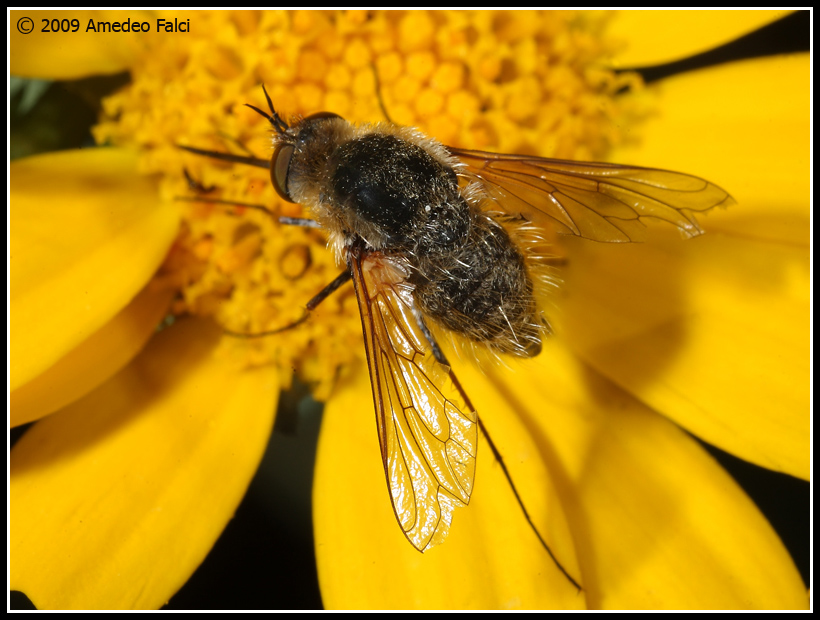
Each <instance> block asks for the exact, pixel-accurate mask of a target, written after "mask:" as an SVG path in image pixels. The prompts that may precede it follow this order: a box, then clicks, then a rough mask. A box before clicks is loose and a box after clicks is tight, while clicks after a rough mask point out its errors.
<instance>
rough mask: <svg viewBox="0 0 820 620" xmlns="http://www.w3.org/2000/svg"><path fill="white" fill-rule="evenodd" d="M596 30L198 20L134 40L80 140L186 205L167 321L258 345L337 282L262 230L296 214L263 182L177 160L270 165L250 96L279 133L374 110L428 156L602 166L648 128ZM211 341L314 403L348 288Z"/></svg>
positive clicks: (347, 327)
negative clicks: (457, 151)
mask: <svg viewBox="0 0 820 620" xmlns="http://www.w3.org/2000/svg"><path fill="white" fill-rule="evenodd" d="M607 19H608V14H607V13H603V12H595V13H575V12H572V11H561V12H551V11H527V12H517V11H516V12H506V11H430V12H428V11H347V12H345V11H338V12H335V11H271V12H264V13H260V14H258V15H255V16H254V18H252V19H251V18H250V15H249V14H244V13H240V14H237V15H231V14H230V13H215V14H212V15H211V16H210V18H209V20H208V21H207V22H202V23H203V24H206V25H207V28H201V29H192V32H191V33H190V34H188V35H187V36H186V37H183V38H179V37H156V38H150V39H147V40H146V44H145V46H144V48H141V49H140V50H138V51H136V52H135V53H137V54H140V55H141V58H140V59H138V60H137V61H135V62H133V63H132V66H133V67H134V68H133V70H132V74H131V78H132V81H131V83H130V84H129V85H128V86H127V87H125V88H124V89H122V90H121V91H119V92H117V93H116V94H114V95H112V96H110V97H109V98H108V99H107V100H105V101H104V104H103V117H102V119H101V121H100V123H99V125H98V126H97V127H96V128H95V137H96V139H97V141H98V142H99V143H100V144H110V145H116V146H120V147H125V148H131V149H138V150H139V151H140V152H141V153H142V154H143V156H142V160H141V169H142V171H143V172H144V173H145V174H152V175H159V176H160V178H161V179H162V183H161V198H162V199H164V200H168V201H171V200H173V199H178V198H185V199H186V201H185V202H180V201H177V202H176V205H177V206H179V208H181V209H183V211H184V216H185V219H184V224H183V226H182V228H181V230H180V234H179V238H178V240H177V242H176V244H175V245H174V249H173V251H172V252H171V253H170V254H169V257H168V260H167V262H166V265H165V266H164V271H163V273H164V274H166V275H165V276H164V277H167V278H168V279H169V280H170V281H173V282H176V283H178V285H179V295H178V296H177V299H176V300H175V302H174V306H173V308H172V312H173V313H176V314H208V315H211V316H212V317H213V320H214V321H216V322H217V323H219V324H220V325H222V326H223V327H224V328H225V329H227V330H230V331H232V332H243V333H247V334H253V333H258V332H262V331H268V330H273V329H277V328H279V327H282V326H284V325H287V324H289V323H291V322H293V321H295V320H297V319H299V317H300V316H301V315H302V313H303V308H304V306H305V303H306V302H307V301H308V300H309V299H311V298H312V297H313V296H314V295H316V294H317V293H318V292H319V291H320V290H321V289H322V288H323V287H324V286H325V285H326V284H328V283H329V282H330V281H331V280H333V279H334V278H335V277H336V276H337V275H338V274H339V273H340V272H341V270H342V269H343V268H344V265H337V264H336V263H335V258H334V256H333V255H332V254H331V253H330V252H328V251H327V250H326V247H325V246H326V244H327V239H326V237H325V236H324V234H323V233H322V232H321V231H318V230H316V229H307V228H300V227H295V226H283V225H280V224H279V223H278V222H277V221H275V219H274V218H273V217H272V215H271V214H273V215H288V216H292V217H310V214H309V213H303V212H302V211H301V208H300V207H299V205H295V204H292V203H285V202H283V201H281V200H280V199H279V198H278V196H277V195H276V194H275V192H274V191H273V188H272V187H271V183H270V176H269V173H268V171H267V170H265V169H262V168H256V167H249V166H241V165H239V164H228V163H226V162H223V161H213V160H210V159H206V158H204V157H198V156H194V155H192V154H190V153H186V152H183V151H181V150H180V149H179V148H177V146H176V145H179V144H182V145H189V146H195V147H199V148H203V149H209V150H214V151H220V152H226V153H234V154H238V155H243V156H247V155H249V154H250V155H252V156H253V157H256V158H259V159H263V160H267V159H269V158H270V157H271V155H272V147H271V139H270V134H271V127H270V126H269V124H268V123H267V121H266V120H265V119H264V118H261V117H260V116H259V115H258V114H256V113H254V112H253V111H252V110H249V109H248V108H246V107H244V104H245V103H250V104H252V105H255V106H256V107H259V108H261V109H266V107H267V104H266V102H265V99H264V95H263V94H262V90H261V83H262V82H264V84H265V86H266V87H267V89H268V92H269V93H270V94H271V97H272V99H273V103H274V106H275V107H276V110H277V111H278V112H279V114H281V115H282V117H283V118H284V119H289V118H291V117H294V116H304V115H308V114H311V113H315V112H320V111H329V112H336V113H338V114H342V115H343V116H344V117H345V118H346V119H347V120H349V121H351V122H354V123H356V122H379V121H384V120H386V119H385V114H384V112H383V110H385V111H386V112H387V114H389V116H390V118H391V120H392V121H394V122H397V123H401V124H405V125H410V126H414V127H417V128H418V129H419V130H420V131H422V132H424V133H427V134H428V135H429V136H430V137H431V138H435V139H438V140H440V141H442V142H443V143H445V144H451V145H454V146H460V147H465V148H479V149H484V150H491V151H498V152H505V151H506V152H519V153H525V154H534V155H541V156H547V157H559V158H579V157H585V158H591V159H604V158H606V155H607V152H608V150H609V149H611V148H612V147H613V146H617V145H619V144H620V143H621V142H623V141H624V140H625V134H624V130H623V129H621V128H630V127H633V126H634V125H635V123H636V121H638V120H640V118H641V117H642V116H644V115H647V114H648V113H649V112H648V111H647V110H646V100H645V99H643V100H641V99H640V98H637V97H630V98H626V97H622V96H619V95H618V93H619V92H620V91H622V90H623V89H624V88H629V89H630V90H631V91H632V92H635V91H640V90H641V88H642V84H641V82H640V79H639V78H638V77H637V76H636V75H631V74H624V73H615V72H613V71H611V70H609V69H607V68H606V66H607V62H606V61H607V58H608V55H609V54H611V52H612V51H613V50H615V49H617V45H618V42H616V41H610V40H608V39H607V38H606V37H605V36H604V35H603V34H602V33H605V32H606V28H605V26H606V22H607ZM636 100H638V101H640V106H641V107H640V108H639V107H638V104H636V103H634V102H635V101H636ZM382 106H383V107H382ZM185 171H187V172H188V174H189V175H190V176H191V178H192V179H194V180H195V181H196V184H197V185H198V187H199V189H197V188H195V187H194V186H192V185H190V184H189V183H188V181H186V178H185ZM204 189H208V190H209V191H207V192H204V191H203V190H204ZM216 200H218V201H221V202H220V203H216V202H215V201H216ZM230 202H235V203H242V204H254V205H258V206H259V207H260V209H248V208H245V207H239V206H231V205H230V204H227V203H230ZM261 208H264V209H267V210H268V212H265V211H264V210H261ZM224 340H225V342H226V343H227V344H226V345H225V346H226V347H228V348H230V349H232V350H235V351H239V352H241V351H245V358H244V359H245V360H246V363H247V364H248V365H254V364H275V365H277V366H278V367H279V368H280V369H281V375H282V378H283V380H284V381H285V384H287V382H288V381H290V378H291V376H292V373H293V370H294V369H295V371H296V373H297V374H298V375H299V376H300V378H301V379H302V380H303V381H306V382H308V383H311V384H312V385H314V386H315V392H316V394H318V395H326V394H328V393H329V391H330V390H331V389H332V384H333V381H334V380H336V378H338V377H343V376H344V375H345V367H346V366H348V365H350V364H352V363H354V360H356V359H357V358H358V359H359V360H361V359H362V356H363V352H364V348H363V345H362V335H361V323H360V320H359V317H358V308H357V304H356V303H355V298H354V297H353V291H352V289H350V288H349V287H348V288H344V287H343V288H342V289H340V290H339V291H337V292H336V293H334V294H333V295H332V296H331V297H329V298H328V299H327V300H325V301H324V302H323V303H322V304H321V305H320V306H319V307H318V308H317V309H316V311H315V312H314V314H313V316H312V317H311V319H310V320H308V321H307V322H305V323H303V324H301V325H299V326H298V327H297V328H294V329H291V330H287V331H284V332H281V333H279V334H276V335H274V336H269V337H263V338H248V339H245V338H243V339H237V338H234V339H231V338H229V337H227V336H226V338H225V339H224Z"/></svg>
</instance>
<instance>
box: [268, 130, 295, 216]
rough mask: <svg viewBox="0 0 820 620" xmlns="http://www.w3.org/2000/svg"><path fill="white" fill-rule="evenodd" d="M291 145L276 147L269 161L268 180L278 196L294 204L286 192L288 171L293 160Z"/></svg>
mask: <svg viewBox="0 0 820 620" xmlns="http://www.w3.org/2000/svg"><path fill="white" fill-rule="evenodd" d="M293 148H294V147H293V145H292V144H282V145H280V146H277V147H276V150H275V151H274V152H273V157H271V160H270V180H271V183H273V189H275V190H276V193H277V194H279V196H280V197H281V198H282V199H284V200H287V201H288V202H295V200H293V199H292V198H291V197H290V193H289V192H288V169H289V168H290V160H291V159H292V158H293Z"/></svg>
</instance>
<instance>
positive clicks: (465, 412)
mask: <svg viewBox="0 0 820 620" xmlns="http://www.w3.org/2000/svg"><path fill="white" fill-rule="evenodd" d="M263 90H264V87H263ZM265 97H266V98H267V102H268V106H269V108H270V114H268V113H266V112H264V111H262V110H260V109H259V108H256V107H255V106H252V105H248V107H250V108H252V109H253V110H255V111H256V112H258V113H259V114H261V115H262V116H264V117H265V118H267V119H268V121H269V122H270V123H271V125H272V126H273V130H274V135H273V144H274V153H273V156H272V157H271V159H270V161H269V162H268V161H267V160H261V159H256V158H253V157H244V156H237V155H230V154H225V153H218V152H214V151H204V150H201V149H195V148H190V147H182V148H184V149H185V150H188V151H190V152H193V153H196V154H200V155H206V156H210V157H215V158H218V159H222V160H227V161H233V162H238V163H245V164H251V165H255V166H260V167H264V168H270V175H271V181H272V182H273V186H274V188H275V189H276V191H277V193H278V194H279V195H280V196H281V197H282V198H283V199H284V200H287V201H289V202H296V203H299V204H301V205H303V206H305V207H307V208H308V209H309V211H310V213H311V214H312V215H313V217H315V218H316V221H317V222H318V224H319V225H320V226H321V227H322V228H324V229H325V230H326V231H328V234H329V246H330V247H331V248H332V249H333V250H334V251H335V253H336V257H337V261H338V262H339V263H340V264H341V263H344V264H346V265H347V268H346V270H345V272H344V273H343V274H342V275H340V276H339V278H337V279H336V280H335V281H334V282H333V283H331V284H330V285H329V286H328V287H326V289H325V290H323V291H322V292H321V293H320V294H319V295H317V296H316V297H315V298H314V299H313V300H311V301H310V302H309V303H308V306H307V309H308V311H309V310H312V309H313V308H314V307H315V306H316V305H318V303H319V302H320V301H321V300H322V299H324V298H325V297H327V295H329V294H330V293H331V292H332V291H333V290H335V289H336V288H338V287H339V286H340V285H342V284H343V283H345V282H346V281H347V280H350V279H352V280H353V284H354V287H355V291H356V297H357V299H358V304H359V310H360V312H361V319H362V329H363V332H364V340H365V349H366V353H367V360H368V366H369V370H370V379H371V383H372V388H373V400H374V404H375V409H376V423H377V427H378V434H379V443H380V446H381V454H382V462H383V464H384V471H385V475H386V478H387V486H388V489H389V491H390V497H391V499H392V502H393V509H394V512H395V514H396V518H397V519H398V522H399V525H400V526H401V528H402V531H403V532H404V534H405V536H406V537H407V538H408V540H409V541H410V542H411V543H412V544H413V546H414V547H416V548H417V549H418V550H420V551H426V550H427V549H429V548H431V547H433V546H434V545H437V544H439V543H441V542H442V541H443V540H444V538H445V537H446V536H447V533H448V531H449V528H450V523H451V521H452V512H453V510H454V508H456V507H458V506H464V505H466V504H468V503H469V501H470V495H471V492H472V488H473V479H474V475H475V463H476V461H475V459H476V448H477V444H478V428H479V427H481V428H482V431H483V430H484V429H483V426H482V425H481V421H480V420H479V419H478V416H477V414H476V411H475V408H474V407H473V406H472V404H471V403H470V400H469V398H468V397H467V394H466V393H465V392H464V389H463V388H462V386H461V385H460V383H459V382H458V380H457V379H456V377H455V375H454V374H453V372H452V370H451V369H450V366H449V364H448V362H447V359H446V358H445V356H444V354H443V353H442V350H441V349H440V347H439V346H438V344H437V343H436V341H435V339H434V338H433V336H432V333H431V331H430V329H429V327H428V324H427V323H428V321H429V322H430V323H432V324H434V325H436V326H438V327H442V328H444V329H446V330H449V331H450V332H453V333H455V334H458V335H460V336H463V337H464V338H466V339H467V340H469V341H472V342H474V343H478V344H483V345H486V346H487V347H489V348H490V349H491V350H492V351H495V352H498V353H506V354H512V355H515V356H518V357H525V358H526V357H532V356H534V355H537V354H538V353H539V352H540V350H541V339H542V336H543V335H544V334H545V333H546V332H547V331H548V324H547V322H546V321H545V320H544V319H542V318H541V316H540V314H539V312H538V309H537V305H536V301H535V295H534V291H533V289H534V285H533V277H532V274H531V273H530V267H529V266H528V261H529V259H530V253H529V251H528V250H527V249H526V248H525V247H524V244H522V242H521V241H520V240H519V234H518V231H517V228H516V226H514V225H512V226H511V222H513V221H516V219H517V221H524V222H527V223H534V224H537V225H542V226H549V227H553V228H555V229H557V230H558V232H561V233H566V234H572V235H577V236H580V237H584V238H587V239H592V240H595V241H607V242H628V241H635V240H638V239H639V238H640V237H641V235H642V232H643V228H644V221H647V220H652V219H658V220H662V221H666V222H669V223H671V224H673V225H674V226H676V227H678V228H679V229H680V230H681V232H682V233H683V234H684V235H686V236H690V237H691V236H695V235H698V234H701V233H702V232H703V231H702V230H701V229H700V227H699V226H698V223H697V221H696V220H695V218H694V217H693V215H692V212H697V211H706V210H708V209H711V208H713V207H716V206H718V205H726V204H729V202H730V201H731V198H730V197H729V195H728V194H727V193H726V192H725V191H723V190H722V189H720V188H719V187H717V186H716V185H713V184H711V183H709V182H708V181H705V180H703V179H699V178H697V177H693V176H689V175H686V174H681V173H677V172H670V171H666V170H656V169H651V168H638V167H633V166H619V165H613V164H605V163H586V162H576V161H565V160H556V159H544V158H540V157H526V156H517V155H499V154H495V153H486V152H481V151H471V150H463V149H457V148H450V147H446V146H444V145H442V144H440V143H439V142H437V141H436V140H434V139H432V138H429V137H427V136H425V135H423V134H422V133H420V132H418V131H416V130H414V129H410V128H407V127H400V126H397V125H394V124H392V123H378V124H375V125H353V124H351V123H349V122H347V121H345V120H344V119H342V118H341V117H340V116H339V115H337V114H332V113H327V112H323V113H319V114H313V115H311V116H308V117H305V118H302V119H296V120H295V121H292V122H291V124H288V123H286V122H285V121H284V120H283V119H282V118H281V117H280V116H279V114H278V113H277V112H276V111H275V110H274V107H273V103H272V102H271V99H270V97H269V96H268V94H267V92H265ZM491 209H492V210H491ZM280 220H281V221H285V222H287V223H300V224H303V225H306V224H307V223H308V222H310V221H309V220H297V221H294V220H288V219H287V218H280ZM299 322H301V321H299ZM297 323H298V322H297ZM292 326H293V325H289V326H287V328H289V327H292ZM277 331H279V330H277ZM485 436H487V438H488V441H490V447H491V450H492V451H493V453H494V454H495V455H496V458H498V459H499V462H500V463H501V465H502V468H504V465H503V462H501V460H500V455H499V454H498V451H497V450H496V449H495V446H494V445H493V444H492V442H491V440H489V436H488V435H487V434H486V432H485ZM504 472H505V475H507V479H508V481H509V482H510V484H511V485H512V480H511V479H510V477H509V475H508V474H507V472H506V468H504ZM513 491H514V492H515V494H516V496H517V491H515V487H514V486H513ZM519 504H521V506H522V508H523V503H521V501H520V499H519ZM525 515H526V510H525ZM526 516H527V519H528V520H529V516H528V515H526ZM530 524H531V526H532V527H533V529H534V530H535V532H536V534H537V535H538V537H539V539H540V538H541V536H540V534H538V532H537V529H536V528H535V527H534V526H533V525H532V522H531V521H530ZM541 542H542V544H543V545H544V547H545V548H546V549H547V551H548V552H549V554H550V556H552V552H551V551H550V550H549V547H548V546H547V545H546V543H545V542H544V541H543V539H541ZM552 557H553V560H554V561H555V563H556V565H557V566H558V568H559V569H560V570H561V571H562V573H563V574H564V575H565V576H566V577H567V578H568V579H569V580H570V581H571V582H572V583H573V584H574V585H576V587H578V584H577V583H576V581H575V580H574V579H573V578H572V577H571V576H570V575H569V574H568V573H567V572H566V571H565V570H564V568H563V567H562V566H561V565H560V563H559V562H558V561H557V560H556V559H555V557H554V556H552Z"/></svg>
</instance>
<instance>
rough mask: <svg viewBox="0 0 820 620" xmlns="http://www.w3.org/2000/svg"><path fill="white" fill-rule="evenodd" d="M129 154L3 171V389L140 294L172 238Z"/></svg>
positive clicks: (65, 156) (169, 209) (102, 152)
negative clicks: (7, 174) (7, 238)
mask: <svg viewBox="0 0 820 620" xmlns="http://www.w3.org/2000/svg"><path fill="white" fill-rule="evenodd" d="M136 168H137V158H136V155H135V154H133V153H129V152H126V151H121V150H117V149H102V148H100V149H87V150H83V151H67V152H60V153H52V154H49V155H42V156H38V157H31V158H28V159H25V160H20V161H16V162H14V163H12V166H11V304H10V305H11V328H12V337H11V359H12V364H11V389H15V388H17V387H20V386H21V385H24V384H25V383H27V382H29V381H30V380H32V379H33V378H34V377H36V376H37V375H38V374H40V373H41V372H43V371H44V370H46V369H47V368H48V367H50V366H51V365H53V364H54V363H55V362H56V361H57V360H59V359H60V358H61V357H63V356H64V355H66V353H68V352H69V351H70V350H71V349H73V348H74V347H75V346H77V345H78V344H79V343H80V342H82V341H83V340H85V339H86V338H88V337H89V336H90V335H91V334H93V333H94V332H96V331H97V330H99V329H100V327H102V326H103V325H104V324H105V323H107V322H108V321H109V320H111V318H112V317H113V316H115V315H116V314H117V313H118V312H119V311H120V310H122V309H123V308H124V307H125V306H126V305H127V304H128V303H129V302H130V301H131V300H132V299H133V298H134V296H135V295H136V294H137V293H138V292H139V291H140V290H141V289H142V288H143V287H144V286H145V284H146V283H147V282H148V280H149V279H150V278H151V276H152V275H153V274H154V272H155V271H156V269H157V267H158V266H159V265H160V263H161V262H162V260H163V258H164V257H165V255H166V253H167V251H168V248H169V247H170V245H171V242H172V241H173V239H174V236H175V235H176V233H177V228H178V221H179V213H178V210H177V208H176V207H175V206H174V205H172V204H168V203H161V202H159V201H158V200H157V190H156V187H155V185H154V183H153V182H152V181H151V180H150V179H148V178H146V177H144V176H142V175H139V174H138V173H137V169H136Z"/></svg>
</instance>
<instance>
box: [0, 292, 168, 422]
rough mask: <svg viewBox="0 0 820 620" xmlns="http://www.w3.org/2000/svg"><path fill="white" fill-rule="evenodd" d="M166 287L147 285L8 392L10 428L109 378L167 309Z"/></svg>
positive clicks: (151, 330) (140, 347)
mask: <svg viewBox="0 0 820 620" xmlns="http://www.w3.org/2000/svg"><path fill="white" fill-rule="evenodd" d="M173 293H174V292H173V291H172V290H170V289H160V288H159V287H157V286H152V285H151V284H149V285H148V286H146V287H145V288H144V289H143V290H142V292H140V294H139V295H137V296H136V297H135V298H134V299H133V301H131V303H130V304H128V305H127V306H126V307H125V308H123V309H122V311H121V312H120V313H119V314H117V316H115V317H114V318H113V319H112V320H111V321H109V322H108V323H106V324H105V325H103V327H102V328H100V330H99V331H97V332H96V333H94V334H93V335H91V336H90V337H89V338H88V339H87V340H85V341H84V342H82V343H81V344H80V345H79V346H78V347H77V348H75V349H73V350H72V351H70V352H69V353H68V354H67V355H66V356H65V357H63V358H62V359H60V360H59V361H58V362H56V363H55V364H54V365H53V366H52V367H51V368H49V369H48V370H46V371H45V372H43V373H42V374H41V375H39V376H37V377H35V378H34V379H33V380H32V381H29V382H28V383H26V384H25V385H23V386H20V387H19V388H17V389H16V390H14V391H13V392H12V393H11V396H10V399H11V400H10V403H11V421H10V422H11V426H18V425H19V424H24V423H26V422H31V421H33V420H37V419H39V418H41V417H43V416H46V415H48V414H49V413H52V412H54V411H57V410H58V409H61V408H63V407H65V406H66V405H68V404H69V403H71V402H74V401H75V400H77V399H78V398H80V397H81V396H83V395H84V394H86V393H88V392H89V391H91V390H92V389H94V388H95V387H96V386H98V385H100V384H101V383H103V382H104V381H106V380H108V379H109V378H110V377H112V376H113V375H114V374H115V373H117V372H119V370H120V369H121V368H122V367H123V366H125V364H127V363H128V362H129V361H131V358H133V357H134V356H135V355H136V354H137V353H138V352H139V351H140V349H142V347H143V345H145V343H146V342H147V340H148V338H150V337H151V334H153V333H154V332H155V331H156V328H157V325H159V323H160V321H161V320H162V317H163V316H164V315H165V313H166V312H167V311H168V304H169V303H170V301H171V297H172V296H173Z"/></svg>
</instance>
